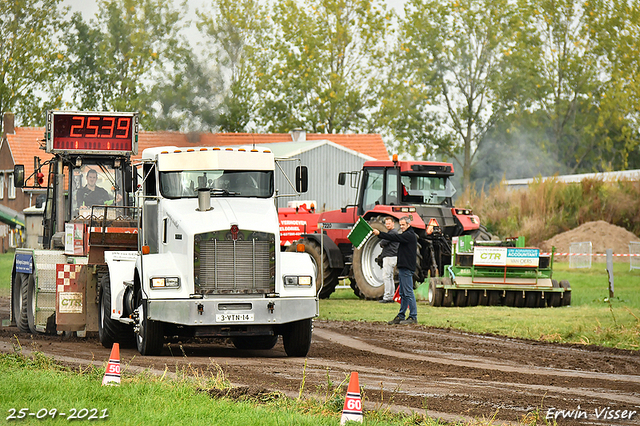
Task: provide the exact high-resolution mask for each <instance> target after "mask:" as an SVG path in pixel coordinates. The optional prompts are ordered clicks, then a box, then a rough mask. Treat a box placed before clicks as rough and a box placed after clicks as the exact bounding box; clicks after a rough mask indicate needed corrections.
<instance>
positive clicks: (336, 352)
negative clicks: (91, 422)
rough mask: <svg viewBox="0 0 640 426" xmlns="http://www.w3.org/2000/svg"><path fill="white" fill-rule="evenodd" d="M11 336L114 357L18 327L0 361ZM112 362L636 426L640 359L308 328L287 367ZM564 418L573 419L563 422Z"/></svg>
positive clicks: (187, 355)
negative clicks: (303, 345)
mask: <svg viewBox="0 0 640 426" xmlns="http://www.w3.org/2000/svg"><path fill="white" fill-rule="evenodd" d="M8 311H9V308H8V299H6V298H3V299H0V317H1V318H8V316H9V312H8ZM16 336H17V338H18V339H19V341H20V345H21V346H22V347H23V350H25V351H30V350H38V351H42V352H44V353H45V354H47V355H51V356H54V357H56V358H57V359H59V360H60V361H61V362H63V363H65V364H69V365H74V366H75V365H86V364H88V363H94V364H97V365H100V366H102V365H105V364H106V361H107V360H108V358H109V353H110V350H109V349H106V348H103V347H102V346H101V345H100V343H99V341H98V340H97V338H96V337H89V338H85V339H80V338H77V337H72V338H70V339H68V340H63V338H62V337H59V336H31V335H29V334H19V333H18V331H17V329H16V328H14V327H2V328H0V351H5V352H6V351H12V350H14V349H13V348H14V346H15V344H16ZM120 355H121V364H122V366H123V370H124V374H127V372H135V371H141V370H142V369H151V370H152V371H154V372H159V373H160V374H162V372H163V371H165V368H168V370H169V371H170V372H171V371H176V370H185V369H186V370H187V371H200V372H202V371H210V372H212V373H213V374H215V373H216V371H218V370H219V369H221V370H222V371H223V372H224V376H225V377H226V379H228V380H229V381H230V382H231V383H233V384H234V385H237V386H243V385H244V386H248V388H247V389H248V390H247V392H253V391H255V389H267V390H273V391H280V392H282V393H284V394H285V395H288V396H292V397H297V396H298V393H299V391H300V388H301V386H302V384H303V379H304V386H302V388H303V392H304V394H305V395H307V396H315V397H318V398H325V397H326V395H327V387H328V384H329V383H330V382H331V384H332V385H333V386H335V385H337V384H339V383H341V382H343V381H344V380H345V378H347V379H346V380H347V381H348V375H349V373H350V372H352V371H357V372H358V373H359V377H360V386H361V387H362V388H363V404H364V409H365V416H366V410H373V409H390V410H393V411H405V412H411V411H414V412H417V413H422V414H424V413H426V414H428V415H429V416H431V417H434V418H441V419H442V420H444V421H454V420H468V419H471V418H476V419H490V418H495V421H494V423H512V422H513V423H516V422H522V421H523V419H531V416H532V415H533V413H535V412H536V411H537V412H538V414H539V416H540V419H539V422H538V423H539V424H543V423H544V418H545V417H548V416H556V415H558V417H557V423H558V424H559V425H578V424H580V425H589V424H609V425H611V424H616V425H617V424H620V425H627V424H633V425H640V354H639V353H638V352H632V351H624V350H616V349H606V348H600V347H586V346H576V345H558V344H552V343H542V342H535V341H526V340H518V339H509V338H504V337H498V336H486V335H475V334H469V333H461V332H457V331H452V330H443V329H434V328H428V327H422V326H400V325H396V326H389V325H386V324H382V323H362V322H335V321H315V322H314V333H313V341H312V345H311V351H310V352H309V355H308V357H307V358H288V357H287V356H286V355H285V353H284V349H283V347H282V343H281V342H278V344H277V345H276V347H275V348H274V349H272V350H269V351H239V350H237V349H235V348H234V347H233V345H231V344H230V343H229V342H227V341H216V340H211V341H199V342H173V343H171V344H170V345H165V347H164V350H163V353H162V355H161V356H158V357H143V356H140V355H139V354H138V352H137V351H136V350H135V349H128V348H122V349H121V351H120ZM344 386H345V389H346V382H345V384H344ZM338 394H340V395H341V394H342V392H338ZM342 396H344V395H342ZM607 407H608V408H607ZM562 410H565V411H562ZM618 410H619V411H618ZM625 410H627V411H626V412H625ZM569 411H571V412H572V417H571V418H567V417H565V416H566V415H568V414H569ZM603 412H604V414H603ZM631 412H636V413H633V414H631ZM576 413H577V414H576ZM597 414H600V418H598V417H597ZM616 415H617V416H618V417H619V418H615V417H616ZM576 416H577V417H579V418H578V419H575V417H576ZM609 416H610V417H611V418H608V417H609ZM623 416H624V417H627V418H625V419H622V418H620V417H623ZM628 417H631V418H630V419H629V418H628Z"/></svg>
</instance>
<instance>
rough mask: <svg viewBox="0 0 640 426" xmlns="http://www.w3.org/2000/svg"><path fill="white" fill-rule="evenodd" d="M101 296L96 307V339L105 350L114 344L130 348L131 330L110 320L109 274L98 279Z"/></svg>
mask: <svg viewBox="0 0 640 426" xmlns="http://www.w3.org/2000/svg"><path fill="white" fill-rule="evenodd" d="M100 285H101V287H102V294H101V295H100V306H98V337H99V338H100V343H102V346H104V347H105V348H111V347H112V346H113V344H114V343H116V342H117V343H119V344H120V345H122V346H132V344H133V340H134V339H133V329H132V328H131V326H130V325H128V324H123V323H121V322H120V321H116V320H113V319H111V281H110V280H109V273H108V272H107V273H106V274H103V275H102V276H101V277H100Z"/></svg>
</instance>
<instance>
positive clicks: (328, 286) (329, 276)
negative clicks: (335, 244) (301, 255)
mask: <svg viewBox="0 0 640 426" xmlns="http://www.w3.org/2000/svg"><path fill="white" fill-rule="evenodd" d="M298 244H304V251H305V253H307V254H309V256H311V260H312V261H313V263H314V264H315V266H316V271H318V273H317V275H316V288H318V289H319V290H320V292H319V293H318V297H319V298H320V299H328V298H329V296H331V294H332V293H333V292H334V291H336V286H337V285H338V276H339V275H340V271H338V270H335V269H333V268H331V266H329V256H328V255H327V253H326V252H324V253H322V257H323V258H322V266H323V268H324V271H322V273H323V275H324V285H323V286H322V289H320V283H321V277H322V275H321V271H320V264H321V262H320V260H321V258H320V252H321V247H320V244H318V243H317V242H316V241H315V240H312V239H310V238H302V239H300V240H298V241H297V242H296V243H295V244H291V245H290V246H289V247H287V250H286V251H288V252H295V251H296V250H297V248H296V246H297V245H298Z"/></svg>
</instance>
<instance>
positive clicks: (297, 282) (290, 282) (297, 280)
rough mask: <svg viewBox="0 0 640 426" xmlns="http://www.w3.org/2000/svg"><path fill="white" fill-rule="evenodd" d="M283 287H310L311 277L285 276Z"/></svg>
mask: <svg viewBox="0 0 640 426" xmlns="http://www.w3.org/2000/svg"><path fill="white" fill-rule="evenodd" d="M283 280H284V285H285V286H307V287H308V286H310V285H311V282H312V281H311V276H309V275H303V276H298V275H285V276H284V278H283Z"/></svg>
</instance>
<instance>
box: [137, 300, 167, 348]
mask: <svg viewBox="0 0 640 426" xmlns="http://www.w3.org/2000/svg"><path fill="white" fill-rule="evenodd" d="M138 295H139V296H138V297H139V298H138V300H139V303H138V315H139V319H138V321H139V322H140V324H139V325H140V327H139V329H138V331H137V332H136V333H135V336H136V347H137V348H138V352H140V355H145V356H147V355H148V356H154V355H160V352H162V346H163V345H164V335H163V330H162V323H160V322H157V321H153V320H150V319H148V318H147V313H146V310H147V301H146V300H145V299H142V297H141V296H142V292H141V291H139V292H138Z"/></svg>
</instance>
